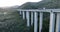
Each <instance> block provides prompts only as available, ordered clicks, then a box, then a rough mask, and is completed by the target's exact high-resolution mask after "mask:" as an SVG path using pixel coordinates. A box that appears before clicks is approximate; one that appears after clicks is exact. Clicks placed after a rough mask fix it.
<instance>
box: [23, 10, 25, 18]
mask: <svg viewBox="0 0 60 32" xmlns="http://www.w3.org/2000/svg"><path fill="white" fill-rule="evenodd" d="M23 19H25V12H24V11H23Z"/></svg>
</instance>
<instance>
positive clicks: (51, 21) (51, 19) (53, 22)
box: [49, 12, 55, 32]
mask: <svg viewBox="0 0 60 32" xmlns="http://www.w3.org/2000/svg"><path fill="white" fill-rule="evenodd" d="M54 24H55V14H54V13H53V12H50V26H49V32H54Z"/></svg>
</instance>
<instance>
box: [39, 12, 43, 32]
mask: <svg viewBox="0 0 60 32" xmlns="http://www.w3.org/2000/svg"><path fill="white" fill-rule="evenodd" d="M42 22H43V13H42V12H40V22H39V32H41V31H42Z"/></svg>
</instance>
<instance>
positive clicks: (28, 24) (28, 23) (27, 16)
mask: <svg viewBox="0 0 60 32" xmlns="http://www.w3.org/2000/svg"><path fill="white" fill-rule="evenodd" d="M26 19H27V26H28V27H29V26H30V21H29V12H28V11H27V12H26Z"/></svg>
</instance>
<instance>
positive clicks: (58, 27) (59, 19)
mask: <svg viewBox="0 0 60 32" xmlns="http://www.w3.org/2000/svg"><path fill="white" fill-rule="evenodd" d="M56 19H57V21H56V32H60V13H57V18H56Z"/></svg>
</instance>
